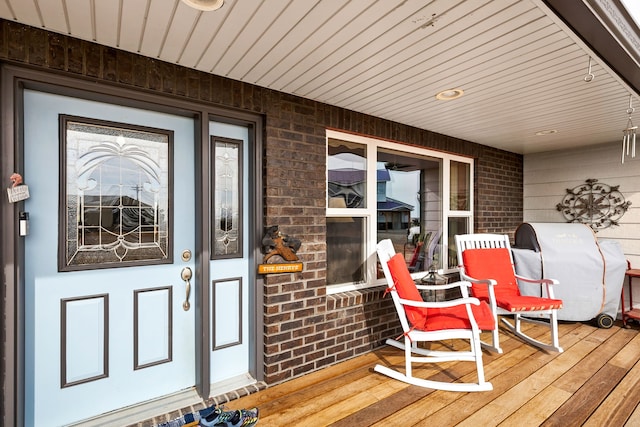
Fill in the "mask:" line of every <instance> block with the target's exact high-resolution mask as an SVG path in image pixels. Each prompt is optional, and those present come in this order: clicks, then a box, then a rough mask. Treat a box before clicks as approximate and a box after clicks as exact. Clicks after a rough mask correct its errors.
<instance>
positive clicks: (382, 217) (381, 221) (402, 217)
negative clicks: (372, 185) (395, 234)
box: [376, 169, 413, 230]
mask: <svg viewBox="0 0 640 427" xmlns="http://www.w3.org/2000/svg"><path fill="white" fill-rule="evenodd" d="M390 180H391V175H390V173H389V170H388V169H378V171H377V181H378V183H377V199H376V200H377V202H378V230H407V229H408V228H409V222H410V220H411V211H412V210H413V205H410V204H408V203H404V202H401V201H400V200H396V199H392V198H391V197H387V182H389V181H390Z"/></svg>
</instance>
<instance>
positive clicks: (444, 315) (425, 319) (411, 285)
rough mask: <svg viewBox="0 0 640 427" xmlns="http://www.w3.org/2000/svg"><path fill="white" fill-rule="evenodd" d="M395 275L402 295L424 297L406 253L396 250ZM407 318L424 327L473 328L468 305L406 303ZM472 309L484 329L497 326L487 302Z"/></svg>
mask: <svg viewBox="0 0 640 427" xmlns="http://www.w3.org/2000/svg"><path fill="white" fill-rule="evenodd" d="M387 265H388V266H389V272H390V273H391V277H392V279H393V286H394V287H395V289H396V291H397V292H398V296H400V298H402V299H406V300H411V301H423V299H422V295H420V291H418V288H416V284H415V282H414V281H413V279H412V278H411V274H410V273H409V269H408V268H407V263H406V261H405V259H404V257H403V256H402V254H395V255H394V256H393V257H391V259H390V260H389V261H388V262H387ZM404 309H405V313H406V315H407V319H408V320H409V323H411V326H413V327H414V328H416V329H419V330H422V331H439V330H442V329H470V328H471V323H470V322H469V317H468V316H467V311H466V308H465V306H464V305H459V306H455V307H446V308H429V309H427V308H423V307H410V306H404ZM471 310H472V312H473V316H474V318H475V319H476V323H477V324H478V327H479V328H480V329H481V330H491V329H494V327H495V322H494V317H493V314H492V313H491V308H490V307H489V306H488V305H487V303H485V302H481V303H480V305H472V306H471Z"/></svg>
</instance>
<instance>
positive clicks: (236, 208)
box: [211, 137, 243, 259]
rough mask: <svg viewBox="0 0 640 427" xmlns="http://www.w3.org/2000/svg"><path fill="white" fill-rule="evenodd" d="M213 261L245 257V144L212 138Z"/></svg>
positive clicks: (227, 139)
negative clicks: (243, 157) (243, 175)
mask: <svg viewBox="0 0 640 427" xmlns="http://www.w3.org/2000/svg"><path fill="white" fill-rule="evenodd" d="M211 146H212V150H211V151H212V152H211V155H212V157H213V158H212V164H213V167H212V171H213V173H212V176H213V182H212V183H211V187H212V188H213V190H214V194H213V200H212V206H211V210H212V217H213V224H211V229H212V236H211V241H212V246H213V250H212V252H211V258H212V259H219V258H241V257H242V227H241V224H242V212H243V206H242V173H243V172H242V141H239V140H234V139H229V138H220V137H212V138H211Z"/></svg>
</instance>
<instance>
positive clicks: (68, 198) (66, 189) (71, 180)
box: [59, 115, 173, 271]
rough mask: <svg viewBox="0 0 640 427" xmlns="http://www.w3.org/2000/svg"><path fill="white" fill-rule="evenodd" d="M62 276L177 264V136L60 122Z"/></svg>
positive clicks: (89, 122)
mask: <svg viewBox="0 0 640 427" xmlns="http://www.w3.org/2000/svg"><path fill="white" fill-rule="evenodd" d="M60 129H61V139H62V144H61V147H62V148H61V160H62V162H61V164H62V165H63V167H62V168H61V183H64V185H61V187H62V188H61V192H60V193H61V196H60V197H61V203H60V206H61V218H62V219H63V221H61V227H62V230H61V233H60V254H61V256H60V261H59V268H60V270H61V271H65V270H79V269H86V268H105V267H119V266H126V265H140V264H159V263H170V262H172V250H171V246H172V243H171V232H170V229H171V212H172V203H171V199H170V197H169V195H170V194H172V188H171V187H172V181H173V180H172V166H171V165H172V161H171V157H172V148H173V147H172V145H173V132H172V131H168V130H160V129H151V128H144V127H139V126H131V125H126V124H122V123H113V122H104V121H100V120H95V119H86V118H79V117H72V116H65V115H61V116H60Z"/></svg>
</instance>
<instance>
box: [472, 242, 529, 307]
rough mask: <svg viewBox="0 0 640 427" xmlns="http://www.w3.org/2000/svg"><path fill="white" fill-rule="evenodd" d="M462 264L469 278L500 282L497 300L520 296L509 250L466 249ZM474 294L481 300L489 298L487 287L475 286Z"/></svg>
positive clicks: (473, 288)
mask: <svg viewBox="0 0 640 427" xmlns="http://www.w3.org/2000/svg"><path fill="white" fill-rule="evenodd" d="M462 262H463V263H464V269H465V272H466V273H467V275H468V276H471V277H473V278H474V279H480V280H483V279H493V280H495V281H496V282H498V284H497V285H496V287H495V288H494V289H495V292H496V299H497V300H503V299H508V298H509V297H510V296H519V295H520V290H519V289H518V283H517V282H516V276H515V274H514V272H513V265H512V264H511V257H510V256H509V250H508V249H507V248H486V249H466V250H465V251H464V252H462ZM472 293H473V296H475V297H476V298H480V299H487V298H488V297H489V289H488V286H486V285H473V287H472Z"/></svg>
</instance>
